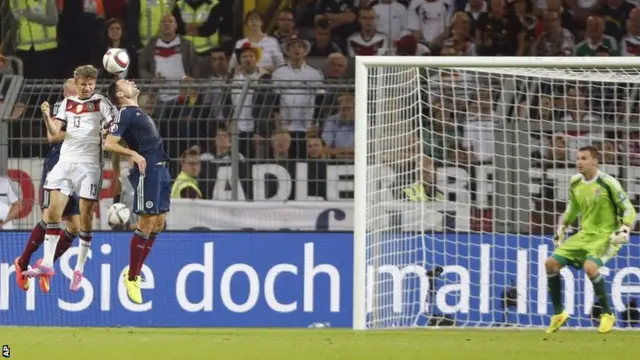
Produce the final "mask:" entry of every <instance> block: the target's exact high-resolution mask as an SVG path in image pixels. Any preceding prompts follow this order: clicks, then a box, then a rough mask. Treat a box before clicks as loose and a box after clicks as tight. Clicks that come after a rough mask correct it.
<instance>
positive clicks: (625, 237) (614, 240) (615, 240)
mask: <svg viewBox="0 0 640 360" xmlns="http://www.w3.org/2000/svg"><path fill="white" fill-rule="evenodd" d="M630 233H631V229H629V227H628V226H627V225H622V226H621V227H620V229H618V230H616V231H615V232H614V233H613V234H611V236H609V241H610V242H611V244H612V245H622V244H627V243H629V234H630Z"/></svg>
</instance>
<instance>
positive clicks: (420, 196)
mask: <svg viewBox="0 0 640 360" xmlns="http://www.w3.org/2000/svg"><path fill="white" fill-rule="evenodd" d="M434 186H435V185H431V186H430V190H431V191H430V192H431V194H427V192H426V191H425V190H424V188H425V186H424V185H423V184H421V183H415V184H413V185H409V186H405V187H404V189H402V192H404V193H405V195H406V196H407V199H408V200H409V201H431V200H434V199H435V200H444V195H443V194H442V193H441V192H440V191H438V190H437V189H436V188H435V187H434ZM432 195H433V196H432Z"/></svg>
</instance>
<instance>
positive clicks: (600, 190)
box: [593, 188, 602, 199]
mask: <svg viewBox="0 0 640 360" xmlns="http://www.w3.org/2000/svg"><path fill="white" fill-rule="evenodd" d="M600 195H602V189H600V188H597V189H595V190H594V191H593V197H595V198H596V199H597V198H599V197H600Z"/></svg>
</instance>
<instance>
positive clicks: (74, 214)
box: [15, 78, 80, 293]
mask: <svg viewBox="0 0 640 360" xmlns="http://www.w3.org/2000/svg"><path fill="white" fill-rule="evenodd" d="M63 94H64V97H65V98H66V97H68V96H74V95H77V91H76V85H75V79H73V78H71V79H68V80H67V81H66V82H65V83H64V85H63ZM60 103H61V101H59V102H57V103H56V104H55V105H54V106H53V113H52V114H51V111H50V109H49V103H47V102H46V101H45V102H44V103H42V105H41V110H42V117H43V120H44V122H45V126H47V128H48V127H50V126H55V124H54V123H53V122H54V119H53V116H55V115H56V113H57V112H58V108H59V107H60ZM47 140H49V143H50V144H51V148H50V149H49V152H48V153H47V156H46V157H45V159H44V162H43V164H42V177H41V180H40V208H41V209H42V214H43V218H46V217H47V211H48V209H47V207H46V204H47V203H48V201H47V197H48V196H49V192H48V191H47V190H45V189H44V187H43V186H44V181H45V179H46V178H47V174H49V172H50V171H51V169H53V167H54V166H55V165H56V164H57V163H58V160H59V159H60V148H61V147H62V141H63V140H64V133H62V132H61V133H59V134H58V135H56V136H52V135H51V134H50V133H49V132H48V131H47ZM62 218H63V220H65V221H66V223H67V224H66V229H65V231H64V232H62V235H61V236H60V241H59V242H58V244H57V246H56V253H55V257H54V261H55V260H58V258H60V256H62V255H63V254H64V253H65V252H66V251H67V250H69V248H70V247H71V245H73V240H75V238H76V237H77V236H78V233H79V232H80V207H79V198H78V195H77V194H76V193H73V194H71V196H69V201H68V202H67V205H66V207H65V209H64V211H63V213H62ZM45 232H46V224H45V222H44V220H40V222H39V223H38V226H36V227H35V228H34V229H33V231H32V232H31V235H30V236H29V241H28V242H27V245H26V246H25V249H24V251H23V252H22V255H20V257H19V258H17V259H16V260H15V267H16V281H17V283H18V286H19V287H20V289H22V290H25V291H27V290H29V279H28V278H26V277H23V276H22V274H21V273H22V271H24V270H26V269H27V267H28V266H29V262H30V261H31V256H32V255H33V253H35V252H36V251H37V250H38V249H39V248H40V247H41V246H42V243H43V242H44V237H45ZM40 262H42V259H40V260H38V261H37V262H36V264H38V263H40ZM50 280H51V277H50V276H41V277H40V278H39V284H40V289H42V291H43V292H45V293H48V292H49V284H50Z"/></svg>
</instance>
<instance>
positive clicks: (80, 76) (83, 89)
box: [73, 65, 98, 98]
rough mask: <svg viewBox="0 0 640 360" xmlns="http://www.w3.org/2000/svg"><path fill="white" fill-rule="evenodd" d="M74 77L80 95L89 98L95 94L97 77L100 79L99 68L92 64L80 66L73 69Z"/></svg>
mask: <svg viewBox="0 0 640 360" xmlns="http://www.w3.org/2000/svg"><path fill="white" fill-rule="evenodd" d="M73 78H74V79H75V82H76V88H77V91H78V96H80V97H81V98H87V97H90V96H92V95H93V93H94V91H95V90H96V79H98V69H96V68H95V67H93V66H92V65H82V66H78V67H77V68H76V69H75V70H74V71H73Z"/></svg>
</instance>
